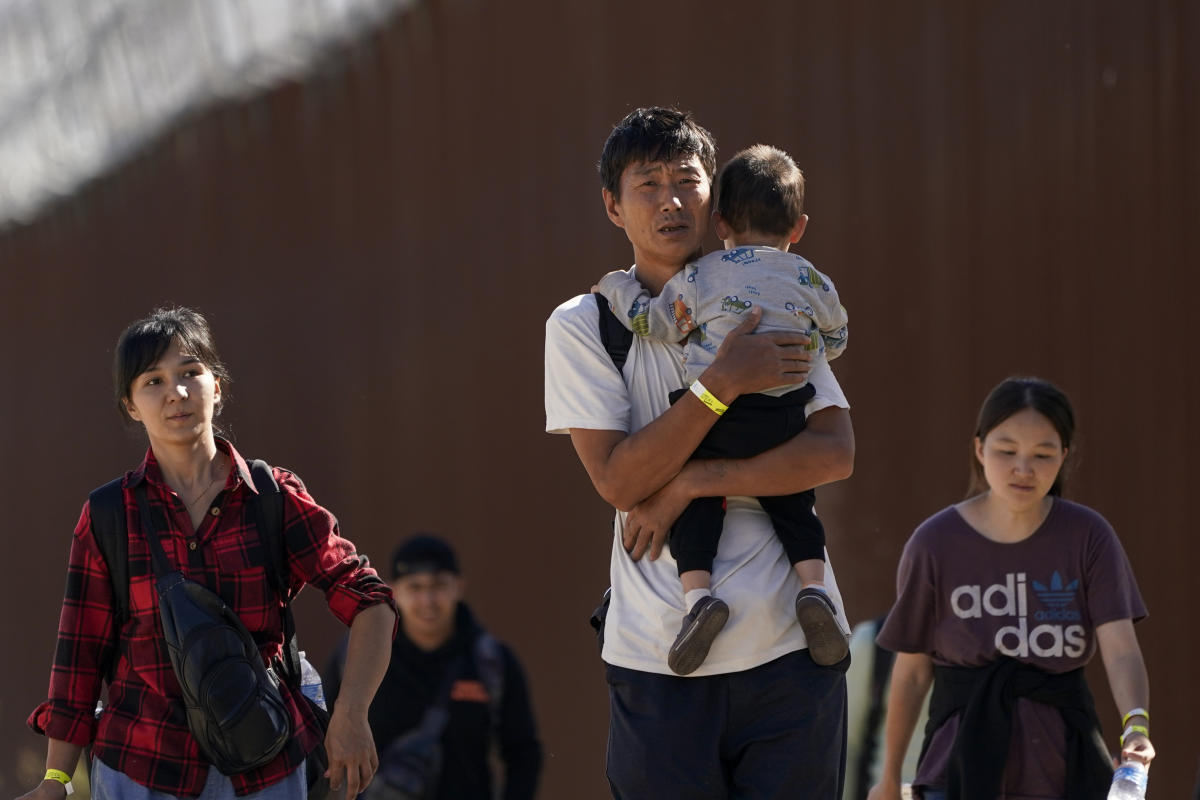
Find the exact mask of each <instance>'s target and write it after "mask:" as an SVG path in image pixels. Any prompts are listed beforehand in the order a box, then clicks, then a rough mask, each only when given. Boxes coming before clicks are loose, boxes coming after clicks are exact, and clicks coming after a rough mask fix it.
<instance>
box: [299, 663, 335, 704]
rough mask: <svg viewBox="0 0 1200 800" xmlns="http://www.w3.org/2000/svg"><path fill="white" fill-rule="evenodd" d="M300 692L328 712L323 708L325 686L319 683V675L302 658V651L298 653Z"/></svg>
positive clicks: (314, 668)
mask: <svg viewBox="0 0 1200 800" xmlns="http://www.w3.org/2000/svg"><path fill="white" fill-rule="evenodd" d="M300 691H302V692H304V696H305V697H307V698H308V699H309V700H312V701H313V703H315V704H317V705H319V706H320V707H321V708H322V709H324V710H326V711H328V710H329V709H327V708H325V686H324V685H323V684H322V683H321V673H319V672H317V668H316V667H314V666H313V665H312V664H311V663H310V662H309V660H308V659H307V658H305V657H304V651H303V650H301V651H300Z"/></svg>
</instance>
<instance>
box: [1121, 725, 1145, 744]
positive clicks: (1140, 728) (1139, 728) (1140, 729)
mask: <svg viewBox="0 0 1200 800" xmlns="http://www.w3.org/2000/svg"><path fill="white" fill-rule="evenodd" d="M1131 733H1140V734H1141V735H1142V736H1145V737H1146V738H1147V739H1149V738H1150V729H1149V728H1147V727H1146V726H1145V725H1130V726H1129V727H1127V728H1126V729H1125V732H1124V733H1122V734H1121V747H1124V746H1125V740H1126V739H1127V738H1129V735H1130V734H1131Z"/></svg>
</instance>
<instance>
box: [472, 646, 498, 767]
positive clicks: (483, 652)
mask: <svg viewBox="0 0 1200 800" xmlns="http://www.w3.org/2000/svg"><path fill="white" fill-rule="evenodd" d="M473 650H474V652H473V653H472V656H473V657H474V659H475V670H476V671H477V672H478V673H479V682H480V683H482V684H483V686H484V688H485V689H487V693H488V706H489V710H490V711H491V712H492V735H493V738H494V739H495V741H496V743H497V745H498V744H499V742H500V708H501V705H502V703H503V702H504V651H503V650H502V649H501V647H500V642H499V641H497V640H496V637H494V636H492V635H491V634H490V633H488V632H487V631H482V632H481V633H480V634H479V636H478V637H477V638H476V639H475V647H474V648H473Z"/></svg>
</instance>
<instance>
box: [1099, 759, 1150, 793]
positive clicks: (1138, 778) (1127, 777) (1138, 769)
mask: <svg viewBox="0 0 1200 800" xmlns="http://www.w3.org/2000/svg"><path fill="white" fill-rule="evenodd" d="M1148 780H1149V777H1148V775H1147V773H1146V765H1145V764H1143V763H1142V762H1140V761H1132V760H1131V761H1123V762H1122V763H1121V766H1119V767H1117V771H1116V772H1114V773H1113V782H1112V788H1110V789H1109V790H1108V800H1145V797H1146V783H1147V782H1148Z"/></svg>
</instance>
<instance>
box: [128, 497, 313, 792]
mask: <svg viewBox="0 0 1200 800" xmlns="http://www.w3.org/2000/svg"><path fill="white" fill-rule="evenodd" d="M137 501H138V510H139V512H140V516H141V518H142V530H143V531H144V533H145V535H146V540H147V541H148V542H149V543H150V550H151V556H152V560H153V564H154V575H155V580H156V586H157V588H158V599H159V615H160V617H161V619H162V627H163V639H164V641H165V642H166V645H167V653H168V655H169V656H170V659H171V667H172V669H174V671H175V677H176V678H177V679H178V680H179V686H180V688H181V689H182V691H183V700H184V706H185V709H186V711H187V721H188V728H190V729H191V732H192V736H194V737H195V739H196V742H197V744H199V745H200V749H201V750H203V751H204V755H205V756H206V757H207V758H208V760H209V761H210V762H212V764H213V766H215V767H216V768H217V769H218V770H219V771H220V772H221V773H223V774H225V775H237V774H239V773H243V772H249V771H251V770H254V769H258V768H259V767H263V766H266V765H267V764H269V763H270V762H271V761H272V760H273V759H274V758H275V756H277V755H278V754H279V751H280V750H282V749H283V746H284V745H285V744H286V743H287V741H288V738H289V737H290V736H291V732H292V726H291V719H290V715H289V713H288V709H287V706H286V705H285V704H284V701H283V697H282V696H281V695H280V692H279V679H278V678H277V677H276V676H275V674H274V673H273V672H272V671H271V670H268V669H267V667H266V666H265V665H264V664H263V660H262V655H261V654H260V653H259V651H258V646H257V645H256V644H255V643H254V639H253V637H251V635H250V632H249V631H248V630H246V626H245V625H243V624H242V621H241V619H240V618H238V615H237V613H236V612H234V611H233V609H231V608H230V607H229V606H228V605H226V604H225V601H224V600H222V599H221V598H220V597H219V596H218V595H217V594H216V593H214V592H213V591H211V590H210V589H209V588H208V587H206V586H202V585H200V584H199V583H196V582H195V581H192V580H189V579H188V578H186V577H184V575H183V573H181V572H179V571H178V570H174V569H171V565H170V562H168V561H167V556H166V553H165V552H163V547H162V543H161V542H160V541H159V533H158V530H157V526H156V525H155V524H154V523H153V522H152V519H153V518H152V517H151V512H150V504H149V502H147V500H146V487H145V484H142V485H139V486H138V487H137Z"/></svg>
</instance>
